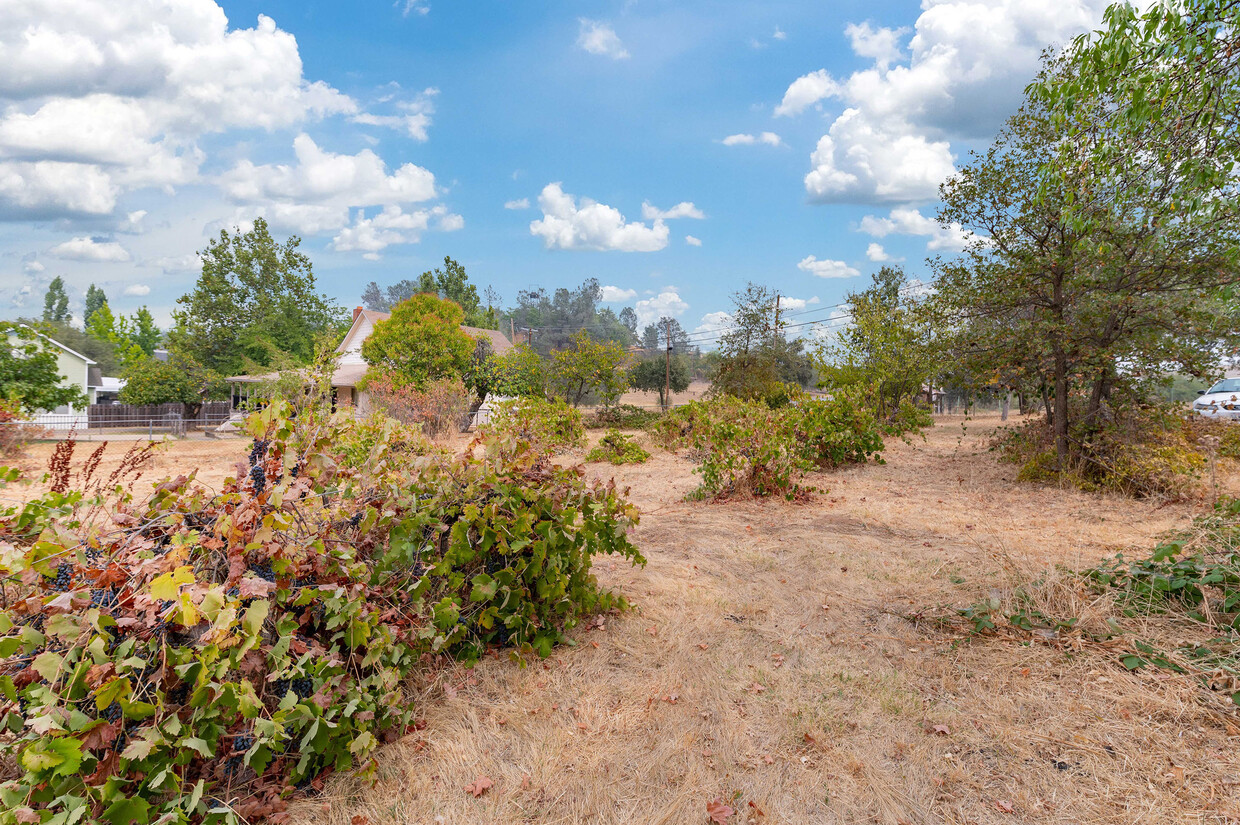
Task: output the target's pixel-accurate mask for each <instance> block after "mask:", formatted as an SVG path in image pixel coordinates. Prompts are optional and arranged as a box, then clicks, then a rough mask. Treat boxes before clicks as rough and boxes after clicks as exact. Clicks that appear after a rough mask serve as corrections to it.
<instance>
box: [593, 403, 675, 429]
mask: <svg viewBox="0 0 1240 825" xmlns="http://www.w3.org/2000/svg"><path fill="white" fill-rule="evenodd" d="M662 416H663V412H662V411H660V410H648V409H645V408H643V407H638V406H636V405H634V404H616V405H614V406H611V407H599V408H598V409H597V410H595V411H594V412H593V413H591V414H590V416H589V417H588V418H587V419H586V426H587V427H589V428H591V429H611V428H613V427H614V428H616V429H621V430H644V429H646V428H648V427H650V426H651V425H652V424H653V423H654V422H656V421H658V420H659V419H660V418H661V417H662Z"/></svg>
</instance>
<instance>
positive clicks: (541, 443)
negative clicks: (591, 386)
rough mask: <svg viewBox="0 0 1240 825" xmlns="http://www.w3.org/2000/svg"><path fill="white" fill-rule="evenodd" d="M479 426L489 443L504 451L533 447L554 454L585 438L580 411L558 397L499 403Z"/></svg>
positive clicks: (577, 445)
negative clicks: (485, 421)
mask: <svg viewBox="0 0 1240 825" xmlns="http://www.w3.org/2000/svg"><path fill="white" fill-rule="evenodd" d="M479 429H480V431H481V434H482V436H483V439H484V440H485V441H487V443H488V444H490V445H491V446H492V447H493V448H498V449H500V450H501V451H503V452H512V451H514V450H516V451H520V450H522V449H532V450H534V451H535V452H536V453H538V454H540V455H552V454H555V453H558V452H563V451H564V450H568V449H572V448H574V447H583V446H585V440H586V431H585V423H584V421H583V419H582V415H581V411H580V410H578V409H576V408H575V407H570V406H568V404H566V403H564V402H563V401H561V400H559V399H558V398H557V399H554V400H551V401H548V400H546V399H544V398H521V399H515V400H513V401H504V402H502V403H500V404H496V405H495V408H494V409H493V410H492V411H491V417H490V420H489V421H487V423H486V424H484V425H483V426H482V427H480V428H479ZM522 445H524V446H522Z"/></svg>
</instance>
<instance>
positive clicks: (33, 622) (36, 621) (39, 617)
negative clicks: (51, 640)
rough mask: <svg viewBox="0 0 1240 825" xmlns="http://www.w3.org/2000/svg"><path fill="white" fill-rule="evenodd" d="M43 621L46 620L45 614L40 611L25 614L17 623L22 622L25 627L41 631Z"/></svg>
mask: <svg viewBox="0 0 1240 825" xmlns="http://www.w3.org/2000/svg"><path fill="white" fill-rule="evenodd" d="M45 621H47V616H45V615H44V614H42V613H36V614H34V615H33V616H27V617H26V618H24V619H22V620H21V621H20V622H18V624H22V625H25V626H27V627H33V628H34V629H35V630H37V631H39V632H40V633H42V632H43V623H44V622H45Z"/></svg>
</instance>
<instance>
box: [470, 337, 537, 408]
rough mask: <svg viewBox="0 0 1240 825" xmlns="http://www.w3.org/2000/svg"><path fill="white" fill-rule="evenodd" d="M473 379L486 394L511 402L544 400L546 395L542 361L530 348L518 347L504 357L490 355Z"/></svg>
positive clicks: (520, 345)
mask: <svg viewBox="0 0 1240 825" xmlns="http://www.w3.org/2000/svg"><path fill="white" fill-rule="evenodd" d="M478 373H479V374H478V376H477V377H476V378H475V379H474V383H475V385H476V386H477V387H479V388H480V389H482V390H483V391H484V392H485V393H487V394H494V395H500V396H507V397H509V398H541V397H543V396H544V395H546V392H547V370H546V365H545V364H544V363H543V359H542V358H541V357H540V356H539V355H538V353H537V352H535V351H534V350H533V349H532V348H530V347H529V346H528V345H527V344H517V345H515V346H514V347H513V348H512V349H510V350H508V352H505V353H504V354H503V355H491V356H490V357H488V358H487V359H486V360H485V361H484V362H483V364H482V365H481V367H480V368H479V370H478Z"/></svg>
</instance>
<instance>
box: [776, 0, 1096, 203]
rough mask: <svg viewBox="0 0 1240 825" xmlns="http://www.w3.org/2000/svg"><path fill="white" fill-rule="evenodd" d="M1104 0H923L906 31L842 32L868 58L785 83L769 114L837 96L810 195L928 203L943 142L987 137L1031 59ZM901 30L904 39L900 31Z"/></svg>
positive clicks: (860, 28) (945, 149)
mask: <svg viewBox="0 0 1240 825" xmlns="http://www.w3.org/2000/svg"><path fill="white" fill-rule="evenodd" d="M1106 5H1107V0H925V2H923V3H922V12H921V15H920V16H919V17H918V18H917V21H916V23H915V24H914V26H913V29H912V30H911V32H909V31H906V30H902V29H889V28H876V27H874V26H872V25H871V24H869V23H861V24H850V25H849V26H848V27H847V28H846V29H845V34H846V35H847V36H848V38H849V41H850V43H851V44H852V48H853V51H854V52H855V53H856V54H857V55H859V56H861V57H866V58H869V59H870V60H871V61H872V64H871V65H870V66H869V67H868V68H865V69H862V70H860V71H856V72H853V73H852V74H851V75H848V76H847V77H838V78H837V77H834V76H832V75H831V74H830V73H829V72H827V71H826V70H825V69H819V70H817V71H814V72H810V73H808V74H805V75H802V76H801V77H799V78H797V79H795V80H794V81H793V82H792V83H791V84H789V86H788V89H787V91H785V93H784V96H783V100H781V101H780V103H779V105H778V106H777V107H776V109H775V113H776V114H777V115H784V116H789V115H795V114H797V113H799V112H802V111H804V110H805V109H807V108H809V107H810V106H813V105H815V104H821V103H822V102H824V101H828V100H835V101H839V102H840V103H841V104H842V109H843V110H842V111H841V112H840V113H839V114H838V115H836V116H835V117H834V120H833V122H832V124H831V126H830V127H829V129H828V131H827V134H826V135H824V136H823V137H822V139H821V140H819V142H818V145H817V147H816V148H815V150H814V153H813V155H812V157H811V165H812V167H813V168H812V169H811V171H810V172H809V174H807V175H806V177H805V189H806V191H807V192H808V194H809V195H810V197H811V198H812V199H813V200H816V201H819V202H859V203H883V202H904V203H909V202H914V201H918V200H933V199H935V197H936V195H937V187H938V184H939V183H941V182H942V180H943V179H944V178H945V177H947V176H949V175H951V174H952V173H953V172H954V171H955V166H954V154H955V153H953V152H952V150H951V143H952V142H953V141H957V140H965V141H967V140H977V139H985V138H988V137H990V136H991V135H993V134H994V132H995V130H996V129H997V128H998V127H999V126H1000V125H1001V124H1002V122H1003V120H1004V118H1006V117H1007V116H1009V115H1010V114H1011V113H1012V112H1013V111H1014V110H1015V109H1016V107H1017V106H1018V105H1019V103H1020V100H1021V98H1022V95H1023V91H1024V88H1025V86H1026V85H1027V84H1028V83H1029V81H1030V80H1031V79H1032V78H1033V75H1034V73H1035V72H1036V71H1037V68H1038V62H1039V58H1040V54H1041V52H1042V50H1043V49H1044V48H1046V47H1047V46H1048V45H1051V44H1056V43H1058V44H1064V43H1067V42H1068V41H1069V40H1070V39H1071V38H1072V37H1073V36H1075V35H1076V34H1079V33H1081V32H1084V31H1088V30H1089V29H1090V28H1092V27H1094V26H1096V25H1097V24H1098V23H1099V22H1100V20H1101V16H1102V11H1103V9H1104V8H1105V7H1106ZM910 35H911V36H910Z"/></svg>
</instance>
